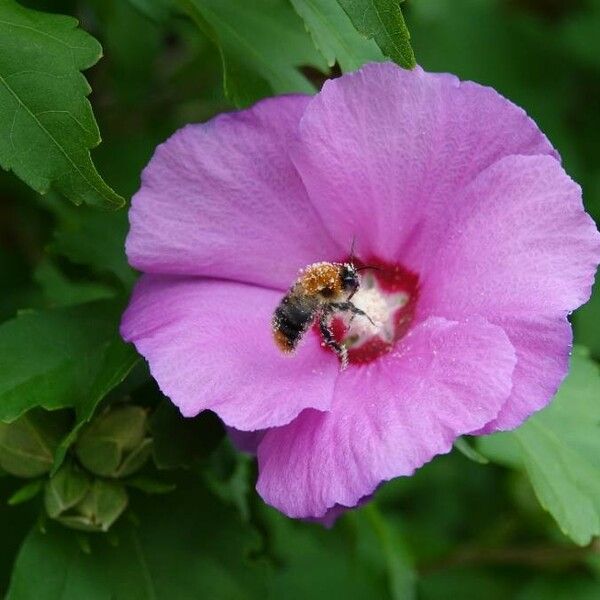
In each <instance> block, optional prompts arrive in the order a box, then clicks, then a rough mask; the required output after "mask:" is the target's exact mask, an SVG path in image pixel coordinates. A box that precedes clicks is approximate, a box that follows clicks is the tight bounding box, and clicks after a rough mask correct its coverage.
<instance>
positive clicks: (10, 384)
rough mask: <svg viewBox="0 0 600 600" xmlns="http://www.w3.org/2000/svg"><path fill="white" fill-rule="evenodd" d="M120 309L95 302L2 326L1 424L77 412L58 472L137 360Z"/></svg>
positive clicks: (57, 460)
mask: <svg viewBox="0 0 600 600" xmlns="http://www.w3.org/2000/svg"><path fill="white" fill-rule="evenodd" d="M121 310H122V307H121V305H120V304H119V303H116V302H94V303H90V304H82V305H79V306H74V307H68V308H60V309H56V310H47V311H27V312H23V313H21V314H20V315H19V316H17V317H16V318H15V319H12V320H11V321H7V322H6V323H3V324H2V325H0V363H1V364H2V366H3V373H2V378H1V379H0V421H5V422H10V421H13V420H15V419H17V418H18V417H19V416H20V415H22V414H23V413H25V412H27V411H28V410H29V409H31V408H33V407H36V406H41V407H44V408H47V409H49V410H53V409H57V408H74V409H75V414H76V423H75V426H74V428H73V429H72V430H71V432H70V433H69V434H68V435H67V436H66V437H65V438H64V439H63V440H62V441H61V443H60V445H59V447H58V449H57V451H56V455H55V464H54V469H55V470H56V469H57V468H58V467H59V466H60V464H61V462H62V460H63V459H64V456H65V454H66V452H67V449H68V448H69V447H70V445H71V444H72V443H73V442H74V441H75V439H76V437H77V433H78V431H79V429H80V428H81V427H82V426H83V424H84V423H86V422H87V421H89V419H90V418H91V417H92V415H93V414H94V411H95V409H96V406H97V405H98V403H99V402H100V400H102V398H104V397H105V396H106V395H107V394H108V393H109V392H110V391H111V390H112V389H113V388H114V387H115V386H116V385H118V384H119V383H121V381H123V379H124V378H125V377H126V375H127V374H128V373H129V371H130V370H131V369H132V368H133V366H134V365H135V363H136V362H137V361H138V360H139V356H138V355H137V353H136V352H135V350H134V349H133V347H132V346H130V345H128V344H125V343H124V342H123V341H122V340H121V339H120V336H119V334H118V331H117V324H118V321H119V318H120V314H121Z"/></svg>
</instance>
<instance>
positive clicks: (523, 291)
mask: <svg viewBox="0 0 600 600" xmlns="http://www.w3.org/2000/svg"><path fill="white" fill-rule="evenodd" d="M438 244H439V245H438V249H437V253H436V255H435V258H434V259H432V260H431V261H430V262H429V264H428V265H427V268H426V269H424V270H423V271H422V272H421V278H420V284H421V295H420V299H419V311H420V312H423V313H424V314H425V315H440V316H444V317H447V318H450V319H454V318H458V317H464V316H467V315H469V314H473V313H478V314H482V315H484V316H485V317H486V318H489V317H492V316H494V317H497V318H504V317H506V316H508V315H513V316H523V317H530V316H531V315H532V314H540V315H546V316H555V317H563V316H565V315H566V314H567V313H568V312H570V311H572V310H575V309H576V308H577V307H578V306H580V305H581V304H583V303H584V302H586V301H587V300H588V298H589V297H590V293H591V287H592V284H593V282H594V274H595V272H596V267H597V265H598V261H599V260H600V234H599V233H598V231H597V230H596V226H595V224H594V222H593V220H592V219H591V217H590V216H589V215H587V214H586V213H585V211H584V209H583V204H582V201H581V188H580V187H579V186H578V185H577V184H576V183H575V182H574V181H573V180H572V179H570V178H569V176H568V175H567V174H566V173H565V172H564V170H563V169H562V167H561V166H560V165H559V164H558V162H556V161H555V160H554V159H553V158H551V157H548V156H510V157H506V158H504V159H502V160H500V161H498V162H497V163H495V164H494V165H492V166H491V167H490V168H488V169H486V170H485V171H484V172H483V173H481V174H480V175H479V177H477V179H476V180H475V181H474V182H473V183H472V184H471V185H470V186H468V187H467V188H466V189H465V190H464V192H463V194H462V195H461V197H460V210H459V211H458V212H457V214H456V215H455V217H454V219H452V220H451V221H450V222H449V223H448V230H447V232H446V235H445V237H444V239H443V240H441V243H440V242H438Z"/></svg>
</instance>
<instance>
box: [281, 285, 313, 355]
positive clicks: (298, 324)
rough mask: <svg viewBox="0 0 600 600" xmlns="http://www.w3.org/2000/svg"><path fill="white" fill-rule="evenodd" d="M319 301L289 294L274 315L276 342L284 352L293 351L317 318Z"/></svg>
mask: <svg viewBox="0 0 600 600" xmlns="http://www.w3.org/2000/svg"><path fill="white" fill-rule="evenodd" d="M316 309H317V303H316V302H313V301H308V299H307V298H296V297H294V296H291V295H288V296H285V298H283V300H282V301H281V302H280V304H279V306H278V307H277V308H276V309H275V314H274V315H273V335H274V337H275V343H276V344H277V345H278V346H279V348H280V349H281V350H283V351H284V352H292V351H293V350H294V349H295V348H296V346H297V345H298V342H299V341H300V338H301V337H302V336H303V335H304V333H305V332H306V330H307V329H308V328H309V327H310V324H311V323H312V322H313V320H314V318H315V312H316Z"/></svg>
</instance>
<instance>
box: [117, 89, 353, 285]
mask: <svg viewBox="0 0 600 600" xmlns="http://www.w3.org/2000/svg"><path fill="white" fill-rule="evenodd" d="M307 102H308V98H307V97H305V96H282V97H278V98H273V99H269V100H264V101H262V102H260V103H259V104H257V105H256V106H254V107H253V108H251V109H249V110H245V111H241V112H236V113H230V114H225V115H221V116H219V117H217V118H215V119H213V120H212V121H209V122H208V123H204V124H201V125H188V126H187V127H184V128H183V129H181V130H179V131H178V132H177V133H175V134H174V135H173V136H172V137H171V138H169V139H168V140H167V141H166V142H165V143H164V144H162V145H161V146H159V147H158V148H157V150H156V153H155V154H154V156H153V158H152V160H151V161H150V164H149V165H148V166H147V167H146V169H145V170H144V173H143V175H142V187H141V189H140V190H139V192H137V194H136V195H135V196H134V198H133V200H132V205H131V210H130V213H129V219H130V223H131V230H130V233H129V236H128V237H127V244H126V247H127V256H128V257H129V261H130V263H131V264H132V265H133V266H134V267H136V268H137V269H139V270H141V271H145V272H147V273H165V274H181V275H202V276H209V277H217V278H224V279H232V280H236V281H245V282H251V283H257V284H260V285H265V286H271V287H276V288H280V289H286V288H287V287H289V286H290V285H291V283H292V282H293V280H294V279H295V277H296V275H297V271H298V269H299V268H301V267H303V266H305V265H307V264H309V263H311V262H314V261H317V260H323V258H328V257H330V256H331V257H335V256H338V255H339V254H340V249H339V248H337V247H336V246H335V245H334V244H333V242H332V240H331V238H330V237H329V235H328V234H327V232H326V231H325V229H324V227H323V225H322V224H321V221H320V219H319V217H318V215H317V214H316V212H315V210H314V209H313V207H312V205H311V203H310V201H309V199H308V196H307V194H306V191H305V189H304V186H303V184H302V182H301V180H300V177H299V176H298V173H297V172H296V170H295V168H294V166H293V165H292V163H291V161H290V159H289V157H288V154H287V149H288V146H289V145H290V143H291V140H292V138H293V137H294V136H295V135H296V129H297V125H298V121H299V120H300V116H301V115H302V112H303V111H304V108H305V106H306V104H307ZM344 247H345V246H344Z"/></svg>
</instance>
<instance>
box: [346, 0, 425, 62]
mask: <svg viewBox="0 0 600 600" xmlns="http://www.w3.org/2000/svg"><path fill="white" fill-rule="evenodd" d="M400 1H401V0H338V2H339V4H340V6H341V7H342V8H343V9H344V11H346V14H347V15H348V16H349V17H350V20H351V21H352V23H353V24H354V27H356V29H357V31H359V32H360V33H362V34H363V35H364V36H366V37H367V38H369V39H370V38H373V39H374V40H375V42H376V43H377V45H378V46H379V47H380V48H381V51H382V52H383V53H384V54H385V55H386V56H388V57H389V58H391V59H392V60H393V61H394V62H395V63H397V64H399V65H400V66H401V67H404V68H405V69H412V68H413V67H414V66H415V65H416V64H417V63H416V62H415V55H414V54H413V50H412V48H411V46H410V34H409V32H408V29H407V27H406V23H405V22H404V17H403V16H402V11H401V10H400Z"/></svg>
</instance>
